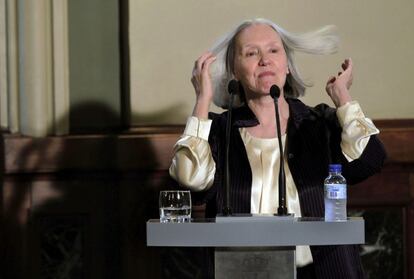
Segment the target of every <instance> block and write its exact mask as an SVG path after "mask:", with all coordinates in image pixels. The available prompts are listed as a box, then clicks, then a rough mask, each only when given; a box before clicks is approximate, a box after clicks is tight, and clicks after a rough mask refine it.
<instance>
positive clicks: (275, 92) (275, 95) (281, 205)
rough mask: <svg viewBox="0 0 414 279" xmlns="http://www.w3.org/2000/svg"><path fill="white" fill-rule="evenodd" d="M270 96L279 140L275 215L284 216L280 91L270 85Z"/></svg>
mask: <svg viewBox="0 0 414 279" xmlns="http://www.w3.org/2000/svg"><path fill="white" fill-rule="evenodd" d="M270 96H271V97H272V98H273V100H274V103H275V111H276V128H277V137H278V138H279V151H280V170H279V207H278V208H277V215H279V216H286V215H289V214H288V212H287V207H286V175H285V165H284V158H283V146H282V135H281V132H280V120H279V106H278V99H279V96H280V89H279V87H278V86H277V85H275V84H274V85H272V86H271V87H270Z"/></svg>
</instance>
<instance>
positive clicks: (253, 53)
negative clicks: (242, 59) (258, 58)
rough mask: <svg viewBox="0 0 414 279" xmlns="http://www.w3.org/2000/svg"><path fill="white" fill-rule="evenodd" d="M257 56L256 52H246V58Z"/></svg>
mask: <svg viewBox="0 0 414 279" xmlns="http://www.w3.org/2000/svg"><path fill="white" fill-rule="evenodd" d="M256 54H257V50H249V51H247V52H246V54H245V55H246V57H251V56H255V55H256Z"/></svg>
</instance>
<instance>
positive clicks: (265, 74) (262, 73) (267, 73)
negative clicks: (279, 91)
mask: <svg viewBox="0 0 414 279" xmlns="http://www.w3.org/2000/svg"><path fill="white" fill-rule="evenodd" d="M274 75H275V73H274V72H271V71H266V72H261V73H260V74H259V75H258V77H259V78H263V77H268V76H274Z"/></svg>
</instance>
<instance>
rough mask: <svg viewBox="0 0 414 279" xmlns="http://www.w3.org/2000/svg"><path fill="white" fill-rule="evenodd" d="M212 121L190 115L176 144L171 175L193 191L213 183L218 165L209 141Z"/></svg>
mask: <svg viewBox="0 0 414 279" xmlns="http://www.w3.org/2000/svg"><path fill="white" fill-rule="evenodd" d="M211 123H212V121H211V120H203V119H199V118H197V117H194V116H191V117H189V118H188V120H187V125H186V127H185V130H184V134H183V135H182V136H181V137H180V139H179V140H178V141H177V143H176V144H175V146H174V157H173V159H172V164H171V166H170V169H169V172H170V175H171V177H172V178H174V179H175V180H176V181H177V182H178V183H179V184H180V185H181V186H183V187H186V188H189V189H190V190H193V191H203V190H207V189H209V188H210V187H211V186H212V185H213V181H214V174H215V171H216V165H215V162H214V160H213V156H212V154H211V149H210V145H209V143H208V137H209V133H210V129H211Z"/></svg>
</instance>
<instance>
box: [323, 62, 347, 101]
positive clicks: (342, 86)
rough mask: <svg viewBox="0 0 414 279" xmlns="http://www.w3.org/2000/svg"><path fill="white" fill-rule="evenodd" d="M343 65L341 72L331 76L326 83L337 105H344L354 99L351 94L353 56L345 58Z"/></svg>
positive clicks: (327, 90)
mask: <svg viewBox="0 0 414 279" xmlns="http://www.w3.org/2000/svg"><path fill="white" fill-rule="evenodd" d="M341 66H342V70H343V71H342V72H339V73H338V75H337V76H331V77H330V78H329V80H328V82H327V83H326V92H327V93H328V95H329V97H331V99H332V101H333V102H334V104H335V106H336V107H340V106H343V105H345V104H346V103H347V102H350V101H352V98H351V95H350V94H349V89H350V88H351V85H352V80H353V76H352V60H351V58H348V59H345V61H344V62H343V63H342V65H341Z"/></svg>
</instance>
